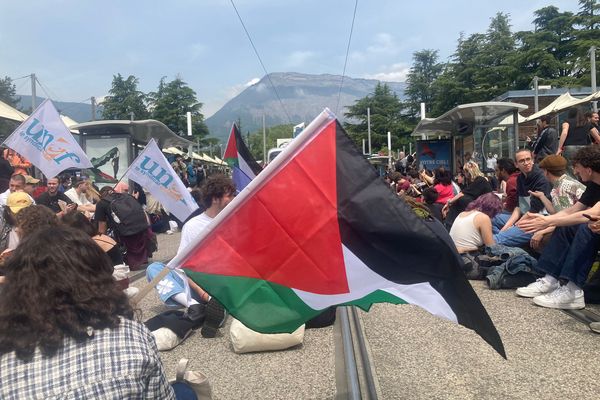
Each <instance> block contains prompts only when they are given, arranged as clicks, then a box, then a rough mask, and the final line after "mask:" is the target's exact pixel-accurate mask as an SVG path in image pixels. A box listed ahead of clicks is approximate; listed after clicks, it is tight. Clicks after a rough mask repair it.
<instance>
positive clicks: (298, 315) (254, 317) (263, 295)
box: [185, 269, 406, 333]
mask: <svg viewBox="0 0 600 400" xmlns="http://www.w3.org/2000/svg"><path fill="white" fill-rule="evenodd" d="M185 273H186V274H187V276H189V277H190V278H191V279H192V280H193V281H194V282H196V283H197V284H198V285H200V286H201V287H202V288H203V289H205V290H206V291H207V292H209V293H210V294H211V295H212V296H214V297H216V298H217V299H218V300H219V301H220V302H221V303H222V304H223V305H224V306H225V308H227V310H228V311H229V313H231V315H233V316H234V317H235V318H237V319H238V320H240V321H241V322H242V323H243V324H244V325H246V326H247V327H248V328H250V329H252V330H255V331H257V332H262V333H282V332H288V333H289V332H293V331H295V330H296V329H297V328H298V327H299V326H300V325H302V324H303V323H304V322H305V321H308V320H309V319H311V318H313V317H315V316H317V315H319V314H320V313H321V312H322V311H323V310H314V309H312V308H311V307H309V306H308V305H307V304H306V303H305V302H304V301H302V299H301V298H300V297H298V295H297V294H296V293H295V292H294V291H293V290H292V289H290V288H288V287H286V286H282V285H278V284H276V283H272V282H267V281H265V280H263V279H256V278H247V277H240V276H225V275H212V274H205V273H202V272H195V271H192V270H189V269H185ZM382 302H387V303H393V304H406V301H404V300H402V299H401V298H399V297H396V296H393V295H391V294H390V293H388V292H385V291H382V290H376V291H375V292H373V293H370V294H369V295H367V296H365V297H363V298H361V299H357V300H353V301H351V302H348V303H345V304H342V305H355V306H357V307H360V308H361V309H363V310H365V311H368V310H369V308H371V305H372V304H373V303H382Z"/></svg>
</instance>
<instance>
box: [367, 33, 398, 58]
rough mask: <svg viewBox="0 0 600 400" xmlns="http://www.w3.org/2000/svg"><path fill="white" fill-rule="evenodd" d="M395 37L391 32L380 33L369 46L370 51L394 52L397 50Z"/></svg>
mask: <svg viewBox="0 0 600 400" xmlns="http://www.w3.org/2000/svg"><path fill="white" fill-rule="evenodd" d="M397 50H398V49H397V46H396V43H395V42H394V38H393V36H392V35H390V34H389V33H378V34H376V35H375V39H374V43H373V44H371V45H370V46H368V47H367V51H368V52H369V53H386V54H394V53H396V52H397Z"/></svg>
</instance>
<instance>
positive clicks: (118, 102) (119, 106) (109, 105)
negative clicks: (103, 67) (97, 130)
mask: <svg viewBox="0 0 600 400" xmlns="http://www.w3.org/2000/svg"><path fill="white" fill-rule="evenodd" d="M138 84H139V79H138V78H136V77H135V76H133V75H129V77H128V78H127V79H123V77H122V76H121V74H117V75H113V81H112V88H111V89H110V91H109V93H110V95H109V96H106V97H105V98H104V101H103V103H102V106H103V111H102V117H103V118H104V119H130V118H131V113H133V117H134V118H135V119H147V118H148V116H149V113H148V110H147V108H146V105H145V101H146V95H145V94H144V93H143V92H141V91H139V90H138Z"/></svg>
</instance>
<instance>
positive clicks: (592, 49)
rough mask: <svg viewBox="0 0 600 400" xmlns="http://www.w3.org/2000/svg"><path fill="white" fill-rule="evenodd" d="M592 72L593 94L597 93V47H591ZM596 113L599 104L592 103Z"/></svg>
mask: <svg viewBox="0 0 600 400" xmlns="http://www.w3.org/2000/svg"><path fill="white" fill-rule="evenodd" d="M590 72H591V74H592V92H593V93H596V91H597V89H596V46H592V47H590ZM592 107H593V109H594V112H598V102H597V101H594V102H592Z"/></svg>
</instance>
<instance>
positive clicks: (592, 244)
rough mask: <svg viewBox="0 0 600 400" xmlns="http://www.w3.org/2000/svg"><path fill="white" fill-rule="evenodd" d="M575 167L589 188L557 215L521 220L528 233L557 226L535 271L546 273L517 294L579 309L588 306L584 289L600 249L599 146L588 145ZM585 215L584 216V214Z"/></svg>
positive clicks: (576, 158) (544, 303)
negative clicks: (590, 221)
mask: <svg viewBox="0 0 600 400" xmlns="http://www.w3.org/2000/svg"><path fill="white" fill-rule="evenodd" d="M572 162H573V167H574V169H575V172H576V173H577V175H579V178H580V179H581V181H582V182H584V183H586V186H587V187H586V190H585V192H584V193H583V195H582V196H581V198H580V199H579V201H577V203H575V204H574V205H572V206H571V207H568V208H565V209H562V210H561V211H559V212H557V213H556V214H552V215H547V216H544V215H540V214H531V215H529V218H526V219H524V220H523V221H519V226H520V228H521V229H523V231H525V232H531V233H533V232H536V231H539V230H542V229H545V228H547V227H549V226H554V227H556V229H555V230H554V233H553V234H552V237H551V238H550V240H549V241H548V244H547V245H546V246H545V247H544V249H543V250H542V254H541V256H540V258H539V260H538V263H537V266H536V270H537V271H539V272H541V273H542V274H545V275H544V276H543V277H542V278H540V279H538V280H537V281H535V282H533V283H532V284H530V285H528V286H526V287H522V288H519V289H517V292H516V293H517V295H519V296H522V297H532V298H533V302H534V303H535V304H537V305H539V306H542V307H549V308H560V309H580V308H584V307H585V300H584V294H583V290H582V289H581V288H582V287H583V285H584V283H585V281H586V279H587V276H588V273H589V271H590V269H591V267H592V264H593V263H594V261H595V260H596V256H597V253H598V249H599V248H600V235H598V233H597V232H598V230H599V229H600V224H598V223H597V222H594V223H593V224H588V222H589V220H588V218H587V217H586V216H585V215H588V216H589V217H590V218H591V219H592V221H595V220H596V219H598V220H600V147H599V146H596V145H591V146H586V147H583V148H582V149H580V150H579V151H578V152H577V153H575V155H574V156H573V159H572ZM584 214H585V215H584Z"/></svg>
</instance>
